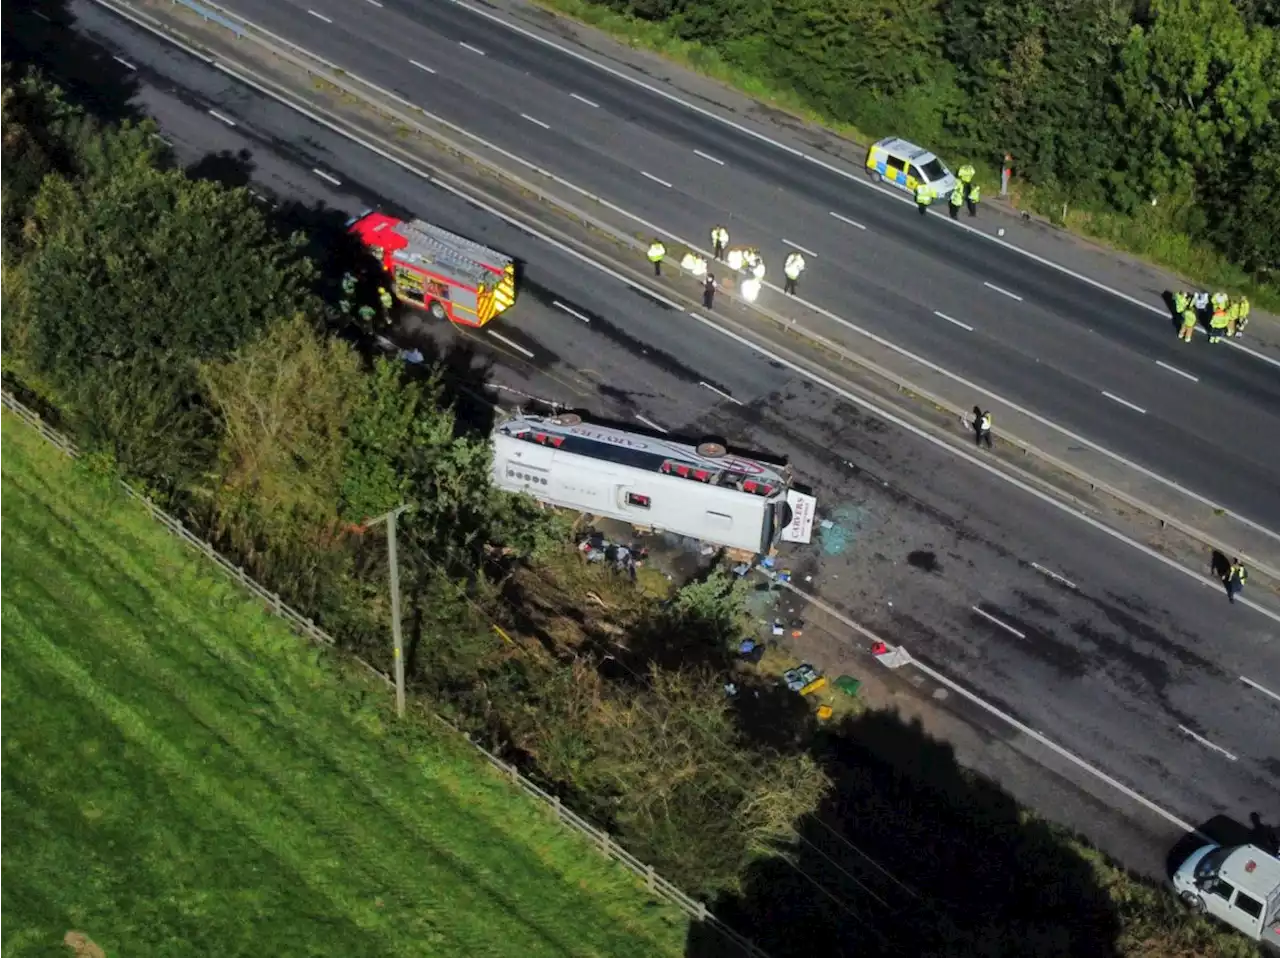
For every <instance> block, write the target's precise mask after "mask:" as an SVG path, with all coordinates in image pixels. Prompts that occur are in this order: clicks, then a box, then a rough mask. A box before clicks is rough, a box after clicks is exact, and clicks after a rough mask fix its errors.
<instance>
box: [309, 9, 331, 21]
mask: <svg viewBox="0 0 1280 958" xmlns="http://www.w3.org/2000/svg"><path fill="white" fill-rule="evenodd" d="M307 13H309V14H311V15H312V16H313V17H315V18H316V19H317V20H323V21H324V22H325V23H333V21H332V20H330V19H329V18H328V17H326V16H325V15H324V14H323V13H316V12H315V11H314V10H308V11H307Z"/></svg>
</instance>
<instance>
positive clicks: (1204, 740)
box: [1178, 725, 1238, 762]
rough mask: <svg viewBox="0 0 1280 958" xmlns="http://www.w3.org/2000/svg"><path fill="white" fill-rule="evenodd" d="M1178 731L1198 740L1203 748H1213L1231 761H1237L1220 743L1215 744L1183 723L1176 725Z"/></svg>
mask: <svg viewBox="0 0 1280 958" xmlns="http://www.w3.org/2000/svg"><path fill="white" fill-rule="evenodd" d="M1178 731H1179V732H1182V733H1183V734H1185V735H1187V736H1188V737H1190V738H1193V739H1195V740H1196V741H1197V742H1199V743H1200V744H1201V745H1203V746H1204V747H1205V748H1211V749H1213V750H1214V751H1215V752H1219V753H1221V754H1222V755H1225V756H1226V757H1227V758H1229V759H1231V761H1233V762H1235V761H1238V759H1237V758H1236V757H1235V756H1234V755H1232V754H1231V753H1230V752H1228V751H1227V750H1226V749H1225V748H1223V747H1222V746H1221V745H1215V744H1214V743H1213V742H1210V741H1209V740H1208V739H1207V738H1205V737H1204V736H1203V735H1197V734H1196V733H1195V732H1193V731H1191V729H1189V728H1187V727H1186V726H1185V725H1179V726H1178Z"/></svg>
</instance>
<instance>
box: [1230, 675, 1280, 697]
mask: <svg viewBox="0 0 1280 958" xmlns="http://www.w3.org/2000/svg"><path fill="white" fill-rule="evenodd" d="M1240 681H1241V682H1243V683H1244V684H1245V685H1248V686H1250V687H1252V688H1255V689H1257V690H1258V691H1259V692H1261V693H1262V694H1263V695H1269V696H1271V697H1272V698H1273V699H1275V700H1276V701H1277V702H1280V695H1278V694H1276V693H1275V692H1272V691H1271V690H1270V689H1269V688H1267V687H1266V686H1265V685H1259V684H1258V683H1257V682H1255V681H1254V680H1253V679H1251V678H1249V677H1248V676H1247V675H1242V676H1240Z"/></svg>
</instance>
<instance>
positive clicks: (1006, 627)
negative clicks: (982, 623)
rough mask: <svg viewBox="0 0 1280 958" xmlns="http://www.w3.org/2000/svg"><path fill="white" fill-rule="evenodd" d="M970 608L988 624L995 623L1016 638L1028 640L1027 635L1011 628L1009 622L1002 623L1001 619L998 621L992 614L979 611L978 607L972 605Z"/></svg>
mask: <svg viewBox="0 0 1280 958" xmlns="http://www.w3.org/2000/svg"><path fill="white" fill-rule="evenodd" d="M969 608H971V609H973V611H974V612H976V613H978V615H980V616H982V617H983V618H984V619H986V620H987V621H988V622H994V623H995V624H996V625H998V626H1000V628H1002V629H1004V630H1005V631H1006V632H1011V633H1013V634H1014V635H1016V636H1017V637H1018V638H1020V639H1025V638H1026V635H1025V634H1024V633H1022V632H1019V631H1018V630H1017V629H1015V628H1014V627H1013V626H1011V625H1010V624H1009V623H1008V622H1001V621H1000V620H999V619H997V618H996V617H995V616H994V615H992V614H991V613H990V612H983V611H982V610H981V609H979V608H978V607H977V606H976V605H971V606H969Z"/></svg>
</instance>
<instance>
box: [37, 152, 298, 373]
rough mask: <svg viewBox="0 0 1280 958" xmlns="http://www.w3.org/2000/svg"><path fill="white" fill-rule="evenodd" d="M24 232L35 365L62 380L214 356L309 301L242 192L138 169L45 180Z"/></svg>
mask: <svg viewBox="0 0 1280 958" xmlns="http://www.w3.org/2000/svg"><path fill="white" fill-rule="evenodd" d="M28 232H29V234H30V235H31V236H32V239H33V244H34V248H33V249H32V252H31V254H30V256H29V257H28V258H27V260H26V261H25V262H24V263H23V264H22V266H21V269H22V270H23V272H24V273H25V274H26V282H27V285H28V287H29V289H30V290H31V295H30V297H29V299H28V307H29V310H30V314H31V315H30V319H31V333H32V335H31V340H30V345H31V349H32V359H33V360H34V361H35V363H36V364H37V365H38V366H39V367H40V368H41V369H44V370H46V371H48V372H50V373H53V374H54V375H55V376H57V377H58V378H59V379H60V380H61V381H62V382H64V383H65V382H72V381H74V380H75V378H76V377H77V376H78V375H79V374H80V371H81V370H82V369H83V368H84V367H85V366H86V365H94V364H100V363H108V362H118V361H124V360H128V359H130V358H131V357H133V356H135V355H137V354H139V353H146V354H150V355H154V356H162V357H166V358H171V359H173V360H178V359H187V360H208V359H215V358H217V357H220V356H223V355H225V354H227V353H229V352H230V351H231V350H233V349H235V348H236V347H237V346H238V345H240V344H241V343H243V342H245V341H246V340H247V339H249V338H250V337H251V336H252V335H253V334H254V333H256V332H258V331H259V330H261V329H262V328H263V327H264V326H265V325H266V324H267V323H268V322H269V321H270V320H271V319H272V318H273V317H276V316H280V315H290V314H292V313H293V312H295V311H298V310H299V309H300V308H302V307H304V306H306V305H308V304H309V296H308V292H307V289H308V284H309V283H310V281H311V279H312V272H311V268H310V265H309V263H308V262H307V261H306V260H305V259H302V258H301V257H300V256H298V255H297V254H296V252H295V250H294V248H293V247H292V246H291V245H290V244H288V243H284V242H281V241H279V240H277V239H276V238H275V237H274V236H273V235H272V234H271V232H270V231H269V229H268V226H267V224H266V222H265V221H264V219H263V217H262V214H261V213H260V212H259V211H258V209H257V208H256V204H254V203H253V202H252V200H251V198H250V197H249V195H248V194H247V193H246V192H245V191H243V190H228V189H226V188H225V187H222V186H220V185H218V184H215V183H209V182H194V181H191V180H188V179H187V178H186V177H185V176H184V175H183V174H182V173H181V172H179V171H161V170H157V169H154V168H151V167H150V166H148V165H146V164H144V163H142V162H141V161H139V163H138V164H135V165H132V166H125V167H124V168H119V169H116V170H115V171H114V172H113V173H112V175H111V176H109V177H107V178H105V179H102V180H88V181H84V180H82V181H72V180H68V179H67V178H65V177H61V176H50V177H48V178H46V179H45V181H44V184H43V185H42V186H41V189H40V192H39V195H38V196H37V198H36V202H35V211H34V214H33V217H32V223H31V225H30V227H29V230H28Z"/></svg>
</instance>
